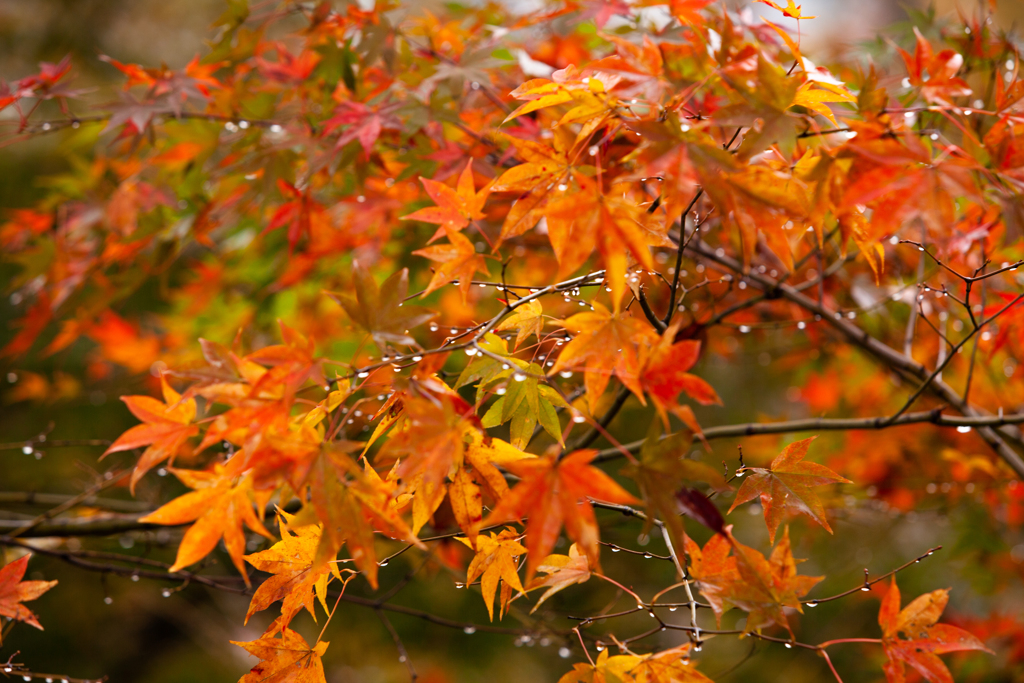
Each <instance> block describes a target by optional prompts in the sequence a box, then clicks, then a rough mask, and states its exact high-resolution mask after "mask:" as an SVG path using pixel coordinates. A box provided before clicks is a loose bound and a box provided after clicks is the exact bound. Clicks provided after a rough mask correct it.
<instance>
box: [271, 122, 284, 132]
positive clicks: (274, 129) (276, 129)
mask: <svg viewBox="0 0 1024 683" xmlns="http://www.w3.org/2000/svg"><path fill="white" fill-rule="evenodd" d="M283 130H284V128H282V127H281V126H279V125H278V124H276V123H275V124H273V125H272V126H270V132H271V133H280V132H281V131H283Z"/></svg>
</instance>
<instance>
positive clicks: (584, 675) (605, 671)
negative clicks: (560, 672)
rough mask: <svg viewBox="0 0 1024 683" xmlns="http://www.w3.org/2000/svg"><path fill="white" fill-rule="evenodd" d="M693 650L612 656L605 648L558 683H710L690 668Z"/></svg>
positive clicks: (675, 649)
mask: <svg viewBox="0 0 1024 683" xmlns="http://www.w3.org/2000/svg"><path fill="white" fill-rule="evenodd" d="M690 650H691V645H690V644H689V643H686V644H684V645H680V646H678V647H673V648H671V649H668V650H663V651H661V652H653V653H651V654H648V655H637V654H633V653H628V654H622V655H612V656H609V654H608V650H607V649H606V650H603V651H602V652H601V654H600V655H598V657H597V662H595V663H593V664H573V670H572V671H570V672H569V673H567V674H565V675H564V676H562V677H561V678H560V679H559V680H558V683H711V679H709V678H708V677H707V676H705V675H704V674H702V673H701V672H699V671H697V670H696V669H695V668H693V667H692V666H691V665H690ZM627 652H628V650H627Z"/></svg>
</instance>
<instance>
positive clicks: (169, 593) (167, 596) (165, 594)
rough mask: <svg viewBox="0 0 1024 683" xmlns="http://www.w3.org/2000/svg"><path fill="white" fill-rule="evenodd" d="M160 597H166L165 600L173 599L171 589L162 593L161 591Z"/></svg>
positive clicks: (166, 589)
mask: <svg viewBox="0 0 1024 683" xmlns="http://www.w3.org/2000/svg"><path fill="white" fill-rule="evenodd" d="M160 595H162V596H164V597H165V598H169V597H171V589H170V588H165V589H163V590H162V591H160Z"/></svg>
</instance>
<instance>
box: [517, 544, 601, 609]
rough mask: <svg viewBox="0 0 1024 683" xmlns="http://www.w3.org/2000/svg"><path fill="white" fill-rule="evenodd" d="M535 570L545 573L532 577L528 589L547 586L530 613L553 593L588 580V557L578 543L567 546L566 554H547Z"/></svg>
mask: <svg viewBox="0 0 1024 683" xmlns="http://www.w3.org/2000/svg"><path fill="white" fill-rule="evenodd" d="M537 571H539V572H543V573H545V574H547V576H544V577H540V576H537V577H534V579H533V581H532V582H531V583H530V590H534V589H535V588H547V590H546V591H544V594H543V595H541V596H540V600H538V601H537V604H535V605H534V606H533V609H531V610H530V614H533V613H534V612H536V611H537V608H538V607H540V606H541V603H543V602H544V601H545V600H547V599H548V598H550V597H551V596H552V595H554V594H555V593H558V592H559V591H561V590H564V589H566V588H568V587H569V586H572V585H575V584H577V583H586V582H587V581H589V580H590V574H591V572H590V559H589V558H587V556H586V554H584V553H581V552H580V547H579V545H578V544H576V543H573V544H572V545H571V546H569V554H568V555H548V556H547V557H545V558H544V561H543V562H541V563H540V565H539V566H538V567H537Z"/></svg>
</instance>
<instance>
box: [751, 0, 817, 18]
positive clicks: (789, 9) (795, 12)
mask: <svg viewBox="0 0 1024 683" xmlns="http://www.w3.org/2000/svg"><path fill="white" fill-rule="evenodd" d="M755 1H756V2H763V3H764V4H766V5H768V6H769V7H773V8H774V9H777V10H779V11H780V12H782V13H783V14H784V15H785V16H787V17H790V18H791V19H797V20H799V19H815V18H816V17H805V16H804V15H803V13H802V12H801V11H800V8H801V5H798V4H796V3H794V2H793V0H786V6H785V7H783V6H782V5H780V4H778V3H777V2H773V0H755Z"/></svg>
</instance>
